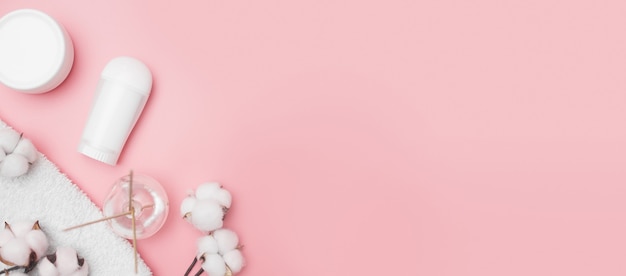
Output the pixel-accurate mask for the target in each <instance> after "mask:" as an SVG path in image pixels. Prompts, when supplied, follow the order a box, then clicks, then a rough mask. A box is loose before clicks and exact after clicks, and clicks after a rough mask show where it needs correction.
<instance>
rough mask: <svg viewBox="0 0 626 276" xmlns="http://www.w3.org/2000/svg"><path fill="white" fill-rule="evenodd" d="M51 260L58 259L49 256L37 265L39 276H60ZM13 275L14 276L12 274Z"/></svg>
mask: <svg viewBox="0 0 626 276" xmlns="http://www.w3.org/2000/svg"><path fill="white" fill-rule="evenodd" d="M50 258H56V257H55V256H54V255H50V256H47V257H45V258H43V259H41V261H39V264H37V271H38V272H39V276H59V272H58V271H57V268H56V267H55V266H54V264H53V263H52V262H51V261H50ZM11 275H12V274H11Z"/></svg>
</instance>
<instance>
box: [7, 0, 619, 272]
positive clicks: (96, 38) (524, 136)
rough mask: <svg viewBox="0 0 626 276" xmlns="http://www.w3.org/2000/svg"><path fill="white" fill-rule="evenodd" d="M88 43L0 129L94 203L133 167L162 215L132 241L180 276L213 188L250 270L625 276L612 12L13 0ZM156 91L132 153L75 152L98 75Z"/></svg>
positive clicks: (276, 1) (604, 4) (16, 102)
mask: <svg viewBox="0 0 626 276" xmlns="http://www.w3.org/2000/svg"><path fill="white" fill-rule="evenodd" d="M25 7H31V8H38V9H41V10H43V11H45V12H47V13H49V14H50V15H52V16H53V17H55V18H57V19H58V21H60V22H61V23H62V24H64V25H65V27H66V28H67V30H68V32H69V33H70V35H71V37H72V39H73V41H74V45H75V47H76V61H75V65H74V67H73V70H72V72H71V73H70V76H69V77H68V79H67V80H66V81H65V82H64V83H63V84H62V85H61V86H60V87H58V88H57V89H56V90H54V91H52V92H50V93H47V94H42V95H25V94H20V93H17V92H14V91H11V90H9V89H7V88H5V87H0V118H2V119H3V120H5V121H6V122H7V123H9V124H11V125H12V126H14V127H15V128H16V129H18V130H20V131H22V132H24V134H25V135H26V136H27V137H28V138H30V139H32V140H33V141H34V142H35V144H36V145H37V146H38V148H39V150H40V151H41V152H43V153H44V154H45V155H47V156H48V158H49V159H50V160H52V161H53V162H55V163H56V164H57V165H58V166H59V168H60V169H61V170H62V172H64V173H66V174H67V175H68V176H69V177H70V178H71V179H72V180H73V181H75V182H76V183H77V184H78V185H79V186H80V187H81V188H82V189H83V190H84V191H85V192H86V193H87V194H88V195H89V196H90V197H91V198H92V199H93V200H94V201H95V202H96V203H97V204H99V205H101V204H102V201H103V199H104V197H105V195H106V193H107V192H108V189H109V186H110V185H111V184H112V182H113V180H114V179H116V178H117V177H119V176H121V175H123V174H125V173H127V171H128V170H129V169H134V170H135V171H137V172H143V173H146V174H149V175H151V176H153V177H155V178H157V179H158V180H160V181H161V182H162V183H163V184H164V186H165V188H166V190H167V192H168V193H169V196H170V199H171V215H170V217H169V219H168V221H167V223H166V225H165V226H164V228H163V229H162V231H160V232H159V233H158V234H157V235H156V236H154V237H153V238H150V239H148V240H143V241H141V242H140V244H139V247H140V248H139V249H140V252H141V255H142V256H143V257H144V258H145V260H146V262H147V263H148V265H149V266H150V267H151V268H152V269H153V270H154V272H155V274H156V275H182V274H183V272H184V271H185V269H186V267H187V265H188V264H189V263H190V261H191V259H192V257H193V255H194V252H195V239H196V238H197V237H199V236H200V233H199V232H198V231H196V230H195V229H193V228H192V227H191V226H190V225H189V224H187V223H186V222H184V221H183V220H182V219H181V218H179V217H178V210H179V208H178V207H179V204H180V202H181V200H182V199H183V197H184V196H185V195H186V193H187V191H188V190H190V189H194V188H195V187H196V186H197V185H199V184H200V183H202V182H204V181H209V180H217V181H221V182H222V183H223V184H224V185H225V186H226V187H227V188H228V189H230V190H231V191H232V193H233V194H234V207H233V208H232V213H230V214H229V216H228V218H227V222H226V225H227V226H228V227H230V228H232V229H234V230H236V231H237V232H238V233H239V234H240V236H241V239H242V242H243V243H244V244H245V249H244V253H245V256H246V257H247V264H248V266H247V268H245V270H244V271H243V272H242V273H241V274H240V275H244V276H245V275H302V276H312V275H337V276H340V275H341V276H343V275H477V276H478V275H480V276H490V275H494V276H495V275H498V276H501V275H524V276H527V275H605V276H606V275H625V274H626V262H625V260H626V215H625V213H626V200H625V199H626V185H625V183H626V170H625V168H626V127H624V122H626V16H625V14H626V4H625V2H624V1H621V0H614V1H610V0H605V1H598V0H588V1H574V0H569V1H561V0H529V1H512V0H505V1H502V0H476V1H463V0H457V1H452V0H443V1H417V0H413V1H410V0H407V1H400V0H388V1H364V0H304V1H293V0H273V1H258V0H256V1H251V0H250V1H248V0H244V1H233V0H228V1H221V0H209V1H182V2H179V4H174V1H148V0H141V1H139V0H137V1H69V0H55V1H24V0H2V3H1V5H0V13H1V14H5V13H7V12H9V11H11V10H14V9H17V8H25ZM120 55H130V56H133V57H136V58H139V59H141V60H143V61H144V62H145V63H146V64H147V65H148V66H149V67H150V68H151V70H152V72H153V74H154V79H155V84H154V89H153V95H152V97H151V99H150V101H149V102H148V105H147V107H146V109H145V111H144V114H143V116H142V118H141V119H140V122H139V123H138V125H137V127H136V129H135V131H134V132H133V135H132V136H131V138H130V139H129V141H128V143H127V145H126V148H125V151H124V153H123V155H122V157H121V160H120V163H119V164H118V165H117V166H115V167H111V166H108V165H105V164H101V163H99V162H96V161H93V160H91V159H89V158H87V157H84V156H82V155H81V154H79V153H77V152H76V147H77V145H78V142H79V139H80V136H81V132H82V129H83V126H84V124H85V121H86V119H87V115H88V113H89V109H90V106H91V101H92V99H93V96H94V91H95V87H96V83H97V81H98V78H99V73H100V71H101V70H102V68H103V67H104V65H105V64H106V63H107V62H108V61H109V60H110V59H112V58H113V57H116V56H120Z"/></svg>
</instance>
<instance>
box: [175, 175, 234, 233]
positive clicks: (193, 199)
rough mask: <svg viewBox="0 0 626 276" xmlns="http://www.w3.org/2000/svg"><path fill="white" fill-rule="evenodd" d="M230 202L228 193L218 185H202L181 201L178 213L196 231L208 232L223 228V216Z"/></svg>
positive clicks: (209, 183)
mask: <svg viewBox="0 0 626 276" xmlns="http://www.w3.org/2000/svg"><path fill="white" fill-rule="evenodd" d="M231 201H232V197H231V195H230V192H228V191H227V190H226V189H224V188H222V186H221V185H220V184H219V183H216V182H208V183H203V184H202V185H200V186H199V187H198V188H197V189H196V192H195V194H192V195H189V196H188V197H187V198H185V199H184V200H183V202H182V203H181V206H180V213H181V216H182V217H183V218H184V219H186V220H187V221H188V222H190V223H191V224H192V225H193V226H194V227H196V228H197V229H198V230H200V231H204V232H210V231H213V230H215V229H218V228H221V227H222V226H223V222H224V215H226V212H227V211H228V208H230V205H231Z"/></svg>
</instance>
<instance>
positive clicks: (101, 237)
mask: <svg viewBox="0 0 626 276" xmlns="http://www.w3.org/2000/svg"><path fill="white" fill-rule="evenodd" d="M6 127H8V126H7V125H6V123H4V122H2V121H1V120H0V129H3V128H6ZM26 138H28V137H26ZM102 217H103V215H102V212H101V211H100V209H99V208H98V207H97V206H96V205H95V204H94V203H93V202H92V201H91V200H90V199H89V198H88V197H87V196H86V195H85V194H84V193H83V192H82V191H81V190H80V189H79V188H78V186H76V185H75V184H73V183H72V182H71V181H70V180H69V179H68V178H67V176H65V175H64V174H62V173H61V172H59V169H58V168H57V167H56V166H55V165H54V164H53V163H52V162H50V161H49V160H48V159H47V158H45V156H43V155H42V154H39V159H38V160H37V161H36V162H35V163H34V164H33V166H32V167H31V168H30V170H29V171H28V173H26V174H25V175H22V176H19V177H17V178H14V179H8V178H3V177H1V176H0V223H2V222H3V221H7V222H9V223H11V222H12V221H20V220H39V224H40V225H41V229H42V230H43V231H44V232H45V233H46V235H47V236H48V240H49V241H50V248H49V249H48V253H53V252H54V251H55V248H56V247H57V246H70V247H73V248H74V249H76V251H77V252H78V254H79V255H80V256H81V257H83V258H85V261H86V262H87V263H88V264H89V275H94V276H99V275H102V276H111V275H132V274H133V273H134V259H133V254H134V251H133V248H132V245H131V244H130V243H129V241H127V240H125V239H123V238H121V237H119V236H117V235H116V234H115V233H113V231H112V230H111V229H110V228H109V227H108V226H107V224H106V223H104V222H102V223H98V224H94V225H90V226H86V227H83V228H79V229H75V230H71V231H68V232H63V231H62V229H65V228H68V227H71V226H74V225H78V224H81V223H85V222H89V221H93V220H96V219H100V218H102ZM2 225H3V224H2ZM31 275H37V273H36V269H35V272H32V273H31ZM139 275H152V273H151V272H150V269H149V268H148V266H146V264H145V263H144V262H143V260H141V259H140V260H139Z"/></svg>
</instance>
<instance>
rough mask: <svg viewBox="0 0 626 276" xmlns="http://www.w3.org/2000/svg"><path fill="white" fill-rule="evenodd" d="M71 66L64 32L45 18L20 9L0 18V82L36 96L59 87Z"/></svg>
mask: <svg viewBox="0 0 626 276" xmlns="http://www.w3.org/2000/svg"><path fill="white" fill-rule="evenodd" d="M73 63H74V46H73V45H72V41H71V39H70V37H69V35H68V34H67V31H65V29H64V28H63V26H61V25H60V24H59V23H58V22H57V21H56V20H54V19H53V18H52V17H50V16H49V15H47V14H45V13H43V12H41V11H38V10H34V9H20V10H15V11H13V12H10V13H8V14H6V15H5V16H3V17H2V18H0V83H2V84H4V85H6V86H8V87H10V88H12V89H14V90H17V91H20V92H24V93H30V94H39V93H45V92H48V91H50V90H52V89H54V88H55V87H57V86H58V85H59V84H61V83H62V82H63V81H64V80H65V78H66V77H67V75H68V74H69V72H70V69H71V68H72V64H73Z"/></svg>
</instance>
